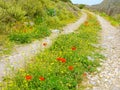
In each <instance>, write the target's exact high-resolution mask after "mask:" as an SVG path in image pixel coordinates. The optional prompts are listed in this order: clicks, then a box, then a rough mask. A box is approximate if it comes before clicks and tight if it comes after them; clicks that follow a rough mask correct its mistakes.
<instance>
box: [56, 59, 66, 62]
mask: <svg viewBox="0 0 120 90" xmlns="http://www.w3.org/2000/svg"><path fill="white" fill-rule="evenodd" d="M57 60H58V61H61V62H63V63H65V62H66V59H65V58H57Z"/></svg>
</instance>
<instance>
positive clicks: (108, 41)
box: [86, 16, 120, 90]
mask: <svg viewBox="0 0 120 90" xmlns="http://www.w3.org/2000/svg"><path fill="white" fill-rule="evenodd" d="M97 18H98V21H99V22H100V25H101V27H102V32H101V36H102V40H101V46H102V47H103V48H104V50H103V51H102V53H103V54H104V55H105V56H106V60H104V61H102V62H101V65H102V67H99V68H98V71H99V73H97V74H93V75H88V82H87V84H88V86H92V88H91V87H87V88H86V90H120V30H119V29H116V28H115V27H113V26H112V25H111V24H110V23H109V22H108V21H106V20H105V19H103V18H102V17H100V16H97Z"/></svg>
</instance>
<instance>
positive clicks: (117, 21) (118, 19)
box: [98, 12, 120, 27]
mask: <svg viewBox="0 0 120 90" xmlns="http://www.w3.org/2000/svg"><path fill="white" fill-rule="evenodd" d="M98 14H99V15H101V16H102V17H104V18H105V19H106V20H108V21H109V22H110V23H111V24H112V25H113V26H116V27H117V26H120V15H116V16H109V15H107V14H106V13H104V12H103V13H98Z"/></svg>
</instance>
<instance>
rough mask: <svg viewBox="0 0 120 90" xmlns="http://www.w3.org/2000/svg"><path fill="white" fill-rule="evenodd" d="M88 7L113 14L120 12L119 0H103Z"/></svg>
mask: <svg viewBox="0 0 120 90" xmlns="http://www.w3.org/2000/svg"><path fill="white" fill-rule="evenodd" d="M90 8H92V9H94V10H99V11H102V12H106V13H107V14H108V15H112V16H115V15H116V14H120V0H104V1H103V2H102V3H101V4H98V5H93V6H92V7H90Z"/></svg>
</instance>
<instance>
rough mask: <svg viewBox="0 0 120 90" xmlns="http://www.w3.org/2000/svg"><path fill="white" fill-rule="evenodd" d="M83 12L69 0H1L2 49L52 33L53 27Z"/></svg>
mask: <svg viewBox="0 0 120 90" xmlns="http://www.w3.org/2000/svg"><path fill="white" fill-rule="evenodd" d="M80 15H81V13H80V11H79V9H78V8H77V7H75V6H74V5H72V3H71V2H70V0H6V1H5V0H0V37H1V38H0V52H1V53H2V54H4V52H3V50H4V49H6V48H4V46H9V45H10V46H11V47H13V46H14V45H15V44H25V43H30V42H32V41H33V40H36V39H41V38H44V37H46V36H49V35H50V33H51V29H56V28H57V29H62V27H63V26H65V25H67V24H68V23H71V22H74V21H75V20H77V17H80ZM3 35H4V37H2V36H3ZM6 40H7V43H6ZM11 43H12V44H11ZM3 45H4V46H3ZM6 50H7V49H6ZM7 52H11V50H10V48H8V51H7Z"/></svg>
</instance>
